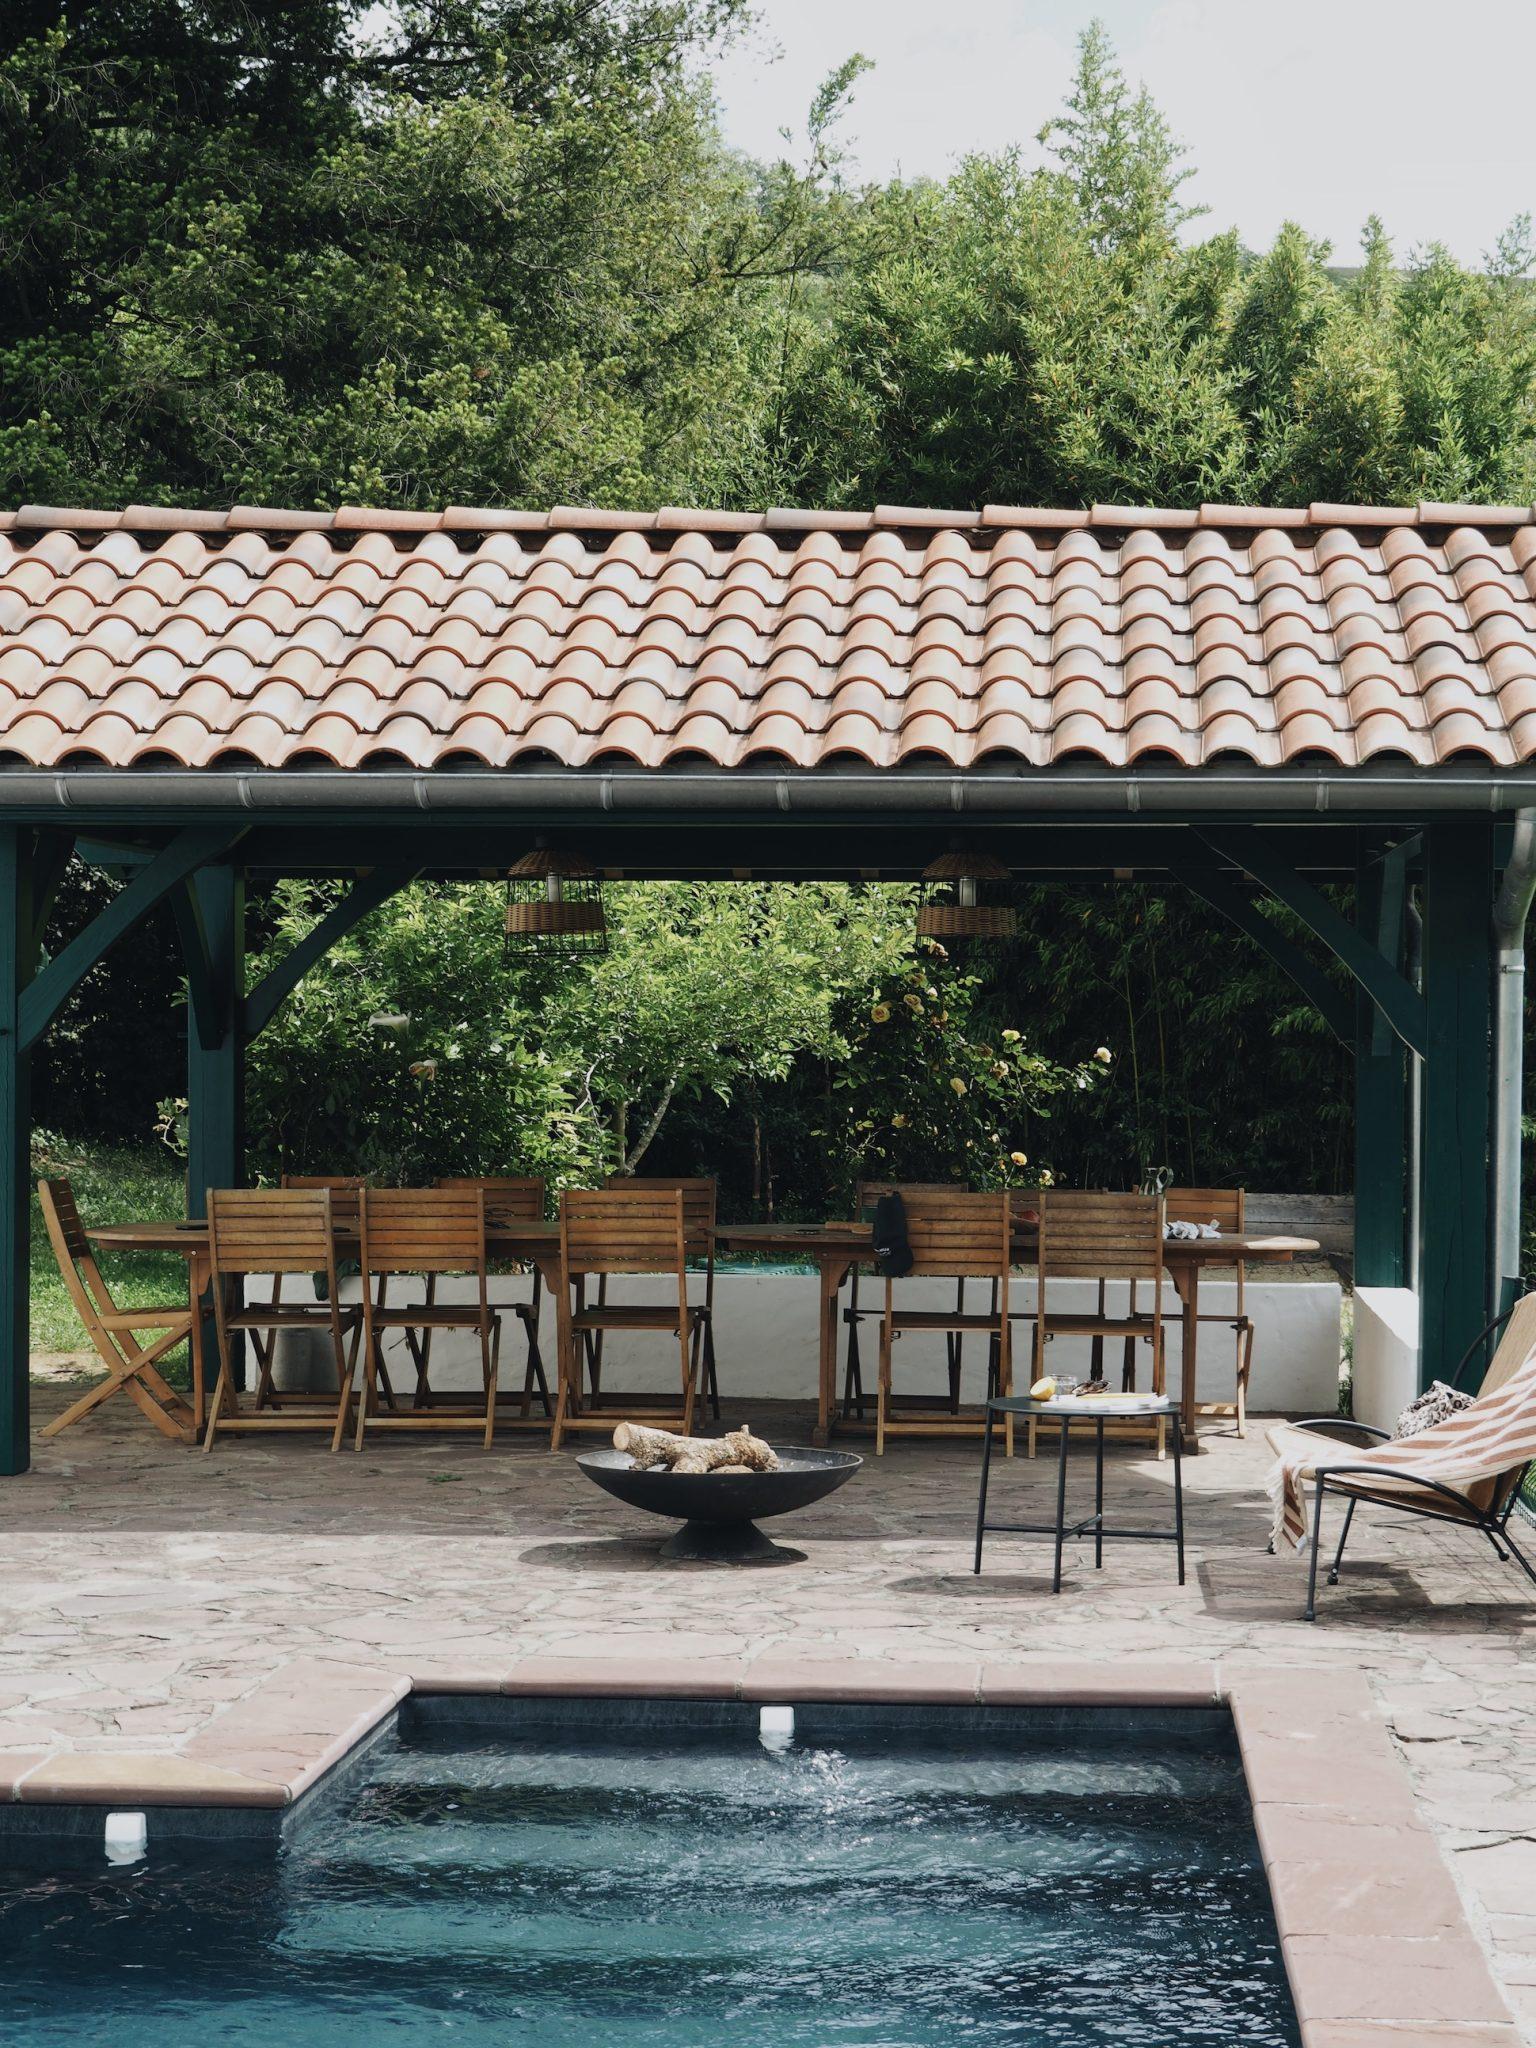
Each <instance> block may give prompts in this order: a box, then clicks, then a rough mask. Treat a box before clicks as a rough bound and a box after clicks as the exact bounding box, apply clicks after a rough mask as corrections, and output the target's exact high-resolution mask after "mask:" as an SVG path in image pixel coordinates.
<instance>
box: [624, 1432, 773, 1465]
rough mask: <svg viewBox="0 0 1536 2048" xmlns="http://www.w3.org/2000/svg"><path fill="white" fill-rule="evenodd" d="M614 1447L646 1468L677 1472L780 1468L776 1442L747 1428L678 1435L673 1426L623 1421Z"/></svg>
mask: <svg viewBox="0 0 1536 2048" xmlns="http://www.w3.org/2000/svg"><path fill="white" fill-rule="evenodd" d="M613 1447H614V1449H615V1450H616V1451H627V1452H628V1453H629V1455H630V1458H631V1459H632V1460H633V1462H634V1464H635V1466H636V1468H637V1469H638V1470H640V1471H642V1472H647V1471H651V1470H653V1469H654V1468H655V1467H656V1466H657V1465H666V1466H668V1467H670V1469H671V1470H672V1471H674V1472H718V1471H719V1470H720V1469H721V1467H722V1466H726V1465H729V1466H732V1467H734V1468H738V1469H745V1470H747V1471H749V1472H777V1471H778V1469H779V1460H778V1454H777V1453H776V1452H775V1451H774V1450H773V1448H772V1446H771V1445H769V1444H766V1443H764V1441H763V1439H762V1438H761V1437H760V1436H754V1435H753V1434H752V1432H751V1430H750V1429H746V1428H742V1429H733V1430H731V1431H730V1432H729V1434H728V1435H726V1436H718V1437H705V1436H674V1435H673V1434H672V1433H671V1431H670V1430H665V1429H647V1428H646V1427H645V1425H644V1424H643V1423H639V1422H621V1423H620V1424H619V1425H618V1427H617V1428H616V1429H615V1430H614V1432H613Z"/></svg>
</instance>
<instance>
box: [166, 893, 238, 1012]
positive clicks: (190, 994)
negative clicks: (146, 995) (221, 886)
mask: <svg viewBox="0 0 1536 2048" xmlns="http://www.w3.org/2000/svg"><path fill="white" fill-rule="evenodd" d="M204 872H206V870H204ZM197 883H198V877H197V876H196V875H195V874H194V875H188V876H186V877H185V878H184V879H183V880H182V881H180V882H178V883H177V884H176V886H175V888H174V889H172V890H171V892H170V895H169V897H168V898H167V901H168V902H169V904H170V907H171V915H172V916H173V917H174V918H175V920H176V935H177V937H178V938H179V939H180V941H181V957H182V963H183V965H184V966H185V967H186V970H187V1010H188V1014H189V1018H190V1026H191V1028H192V1029H195V1030H196V1032H197V1035H198V1037H199V1038H200V1039H202V1040H203V1041H204V1042H205V1043H207V1044H216V1043H217V1042H218V1040H219V1039H220V1038H222V1036H223V1034H224V1022H225V1019H226V1017H227V1016H228V1015H229V1011H228V1009H227V1008H226V1001H227V1000H229V999H228V998H227V995H226V991H225V990H224V989H222V988H221V987H220V985H219V976H218V967H217V963H216V962H215V960H214V956H213V946H212V942H211V940H210V937H209V933H208V929H207V923H206V920H205V919H204V916H203V891H202V890H200V889H199V887H198V886H197ZM235 999H236V1000H237V999H238V998H235Z"/></svg>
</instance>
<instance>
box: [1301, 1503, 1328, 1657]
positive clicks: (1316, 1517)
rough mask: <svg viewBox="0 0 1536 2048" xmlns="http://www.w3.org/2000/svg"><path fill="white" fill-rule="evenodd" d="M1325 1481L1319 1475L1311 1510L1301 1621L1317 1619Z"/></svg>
mask: <svg viewBox="0 0 1536 2048" xmlns="http://www.w3.org/2000/svg"><path fill="white" fill-rule="evenodd" d="M1324 1484H1325V1481H1324V1479H1323V1477H1322V1474H1321V1473H1319V1475H1318V1481H1317V1491H1316V1498H1315V1500H1314V1503H1313V1509H1312V1557H1311V1561H1310V1563H1309V1564H1308V1566H1307V1611H1306V1613H1305V1614H1304V1615H1303V1616H1302V1620H1303V1621H1316V1619H1317V1554H1318V1552H1319V1551H1320V1550H1321V1549H1322V1547H1323V1487H1324Z"/></svg>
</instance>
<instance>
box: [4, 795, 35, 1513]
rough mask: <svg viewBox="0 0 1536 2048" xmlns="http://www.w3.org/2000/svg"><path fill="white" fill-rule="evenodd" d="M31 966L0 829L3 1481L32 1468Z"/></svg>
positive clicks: (23, 890) (18, 864) (12, 849)
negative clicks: (27, 1012) (26, 1001)
mask: <svg viewBox="0 0 1536 2048" xmlns="http://www.w3.org/2000/svg"><path fill="white" fill-rule="evenodd" d="M36 961H37V932H36V928H35V925H34V922H33V915H32V834H31V832H30V831H27V830H25V829H24V828H22V827H19V826H16V825H5V826H0V1474H4V1475H5V1476H7V1477H9V1476H10V1475H11V1474H13V1473H17V1472H25V1471H26V1469H27V1467H28V1465H29V1464H30V1463H31V1462H32V1436H31V1388H30V1386H29V1383H28V1354H29V1351H30V1348H31V1347H30V1334H31V1333H30V1327H29V1325H30V1321H31V1306H32V1300H31V1296H32V1289H31V1271H30V1254H31V1236H32V1233H31V1180H32V1176H31V1163H32V1162H31V1141H32V1055H31V1052H30V1050H29V1049H28V1048H27V1046H26V1045H25V1044H24V1043H23V1040H22V1034H21V996H22V991H23V990H24V989H25V987H26V985H27V983H28V981H29V980H30V979H31V977H32V969H33V967H34V966H35V964H36Z"/></svg>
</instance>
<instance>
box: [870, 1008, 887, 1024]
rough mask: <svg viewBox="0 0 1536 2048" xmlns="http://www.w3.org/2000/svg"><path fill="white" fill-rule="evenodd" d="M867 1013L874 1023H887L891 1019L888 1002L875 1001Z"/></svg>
mask: <svg viewBox="0 0 1536 2048" xmlns="http://www.w3.org/2000/svg"><path fill="white" fill-rule="evenodd" d="M869 1014H870V1016H871V1018H872V1019H873V1020H874V1022H875V1023H876V1024H889V1023H890V1021H891V1006H890V1004H889V1003H876V1005H875V1007H874V1008H873V1009H872V1010H871V1011H870V1013H869Z"/></svg>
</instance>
